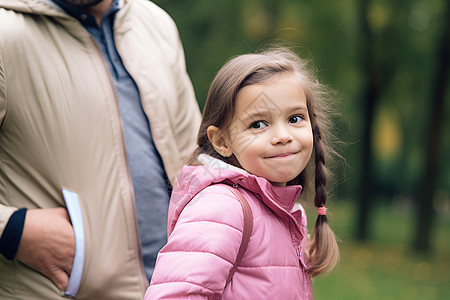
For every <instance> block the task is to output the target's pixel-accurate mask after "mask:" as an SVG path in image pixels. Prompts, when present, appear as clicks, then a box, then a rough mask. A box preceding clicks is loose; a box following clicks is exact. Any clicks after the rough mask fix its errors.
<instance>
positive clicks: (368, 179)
mask: <svg viewBox="0 0 450 300" xmlns="http://www.w3.org/2000/svg"><path fill="white" fill-rule="evenodd" d="M359 4H360V6H359V17H360V28H361V29H360V38H359V40H360V45H359V47H360V56H361V66H362V73H363V78H364V79H363V83H362V86H363V89H362V97H363V103H364V104H363V105H364V107H363V113H364V114H363V116H364V125H363V126H364V129H363V136H362V137H361V141H362V151H363V152H362V173H361V186H360V188H361V190H360V194H359V201H358V202H359V203H358V220H357V222H358V226H357V227H356V228H357V232H356V238H357V239H358V240H360V241H364V240H367V239H368V237H369V224H370V208H371V199H372V192H373V179H372V178H373V176H372V174H373V163H372V159H373V155H372V152H373V150H372V149H373V147H372V132H373V123H374V115H375V107H376V106H375V104H376V102H377V98H378V93H379V90H378V88H379V86H378V78H377V70H376V66H375V57H374V42H373V40H374V34H373V32H372V30H371V29H370V26H369V23H368V19H367V17H368V11H369V0H360V3H359Z"/></svg>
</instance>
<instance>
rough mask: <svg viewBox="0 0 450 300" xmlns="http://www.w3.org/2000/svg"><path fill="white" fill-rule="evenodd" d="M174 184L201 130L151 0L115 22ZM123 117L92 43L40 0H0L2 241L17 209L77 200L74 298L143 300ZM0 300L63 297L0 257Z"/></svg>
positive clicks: (133, 4) (176, 44) (170, 27)
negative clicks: (67, 193) (81, 252)
mask: <svg viewBox="0 0 450 300" xmlns="http://www.w3.org/2000/svg"><path fill="white" fill-rule="evenodd" d="M114 30H115V41H116V45H117V49H118V52H119V53H120V55H121V57H122V59H123V62H124V64H125V66H126V68H127V70H128V71H129V73H130V74H131V76H132V77H133V78H134V80H135V81H136V84H137V86H138V88H139V92H140V96H141V99H142V104H143V107H144V110H145V112H146V114H147V116H148V118H149V120H150V125H151V129H152V136H153V138H154V141H155V144H156V147H157V149H158V150H159V153H160V154H161V157H162V160H163V162H164V166H165V168H166V171H167V174H168V177H169V178H170V180H171V181H173V179H174V178H175V176H176V174H177V172H178V170H179V169H180V168H181V166H182V164H183V159H185V158H186V157H187V156H188V154H189V153H190V152H191V151H192V149H193V147H194V144H195V140H196V133H197V130H198V126H199V122H200V113H199V109H198V105H197V103H196V101H195V97H194V93H193V89H192V85H191V82H190V80H189V78H188V76H187V73H186V70H185V64H184V55H183V51H182V47H181V44H180V40H179V36H178V32H177V29H176V27H175V25H174V23H173V21H172V20H171V19H170V17H168V16H167V14H166V13H164V12H163V11H162V10H161V9H160V8H158V7H156V6H155V5H154V4H152V3H150V2H149V1H146V0H125V3H124V5H123V7H122V9H121V10H120V11H119V12H118V14H117V16H116V21H115V24H114ZM121 126H122V125H121V119H120V115H119V110H118V106H117V101H116V96H115V93H114V89H113V86H112V82H111V79H110V77H109V72H108V69H107V66H106V64H105V63H104V61H103V58H102V54H101V52H100V50H99V49H98V48H97V45H96V42H95V40H94V39H93V38H92V37H91V36H90V35H89V33H88V32H87V31H86V30H85V29H84V27H83V26H82V25H81V24H79V22H78V21H76V20H75V19H73V18H71V17H69V16H67V15H66V14H65V13H63V12H62V11H61V10H59V9H57V8H55V7H52V6H51V5H49V4H46V3H44V2H43V1H41V0H0V235H1V233H2V232H3V230H4V227H5V225H6V223H7V222H8V219H9V217H10V216H11V214H12V213H13V212H14V211H15V210H16V209H17V208H20V207H27V208H30V209H32V208H47V207H58V206H64V200H63V197H62V195H61V188H62V187H65V188H67V189H69V190H71V191H74V192H76V193H77V194H78V196H79V199H80V204H81V212H82V214H83V224H84V231H85V260H84V270H83V276H82V279H81V285H80V289H79V292H78V296H77V299H141V298H142V297H143V295H144V292H145V289H146V287H147V285H148V282H147V280H146V278H145V275H144V272H143V266H142V262H141V261H142V259H141V254H140V241H139V235H138V228H137V221H136V215H135V204H134V195H133V188H132V183H131V179H130V175H129V172H128V166H127V159H126V155H125V147H124V141H123V136H122V128H121ZM0 299H61V296H60V291H59V290H58V289H57V287H56V286H55V285H54V284H53V283H52V282H51V281H50V280H49V279H47V278H46V277H44V276H42V275H41V274H40V273H38V272H36V271H34V270H32V269H30V268H28V267H26V266H25V265H23V264H22V263H20V262H18V261H17V260H13V261H8V260H6V259H5V258H4V257H3V256H2V255H0Z"/></svg>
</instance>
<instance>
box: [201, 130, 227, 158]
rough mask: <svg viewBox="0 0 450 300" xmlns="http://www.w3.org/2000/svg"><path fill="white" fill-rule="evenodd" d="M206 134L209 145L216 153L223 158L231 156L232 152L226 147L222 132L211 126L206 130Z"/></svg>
mask: <svg viewBox="0 0 450 300" xmlns="http://www.w3.org/2000/svg"><path fill="white" fill-rule="evenodd" d="M206 133H207V134H208V138H209V141H210V142H211V145H212V146H213V147H214V149H215V150H216V151H217V153H219V154H220V155H222V156H223V157H230V156H231V155H233V151H231V148H230V147H229V146H228V144H227V141H226V139H225V136H224V134H223V132H222V131H221V130H220V129H219V128H217V127H216V126H212V125H211V126H209V127H208V129H207V130H206Z"/></svg>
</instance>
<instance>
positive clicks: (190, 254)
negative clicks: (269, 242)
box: [145, 186, 244, 300]
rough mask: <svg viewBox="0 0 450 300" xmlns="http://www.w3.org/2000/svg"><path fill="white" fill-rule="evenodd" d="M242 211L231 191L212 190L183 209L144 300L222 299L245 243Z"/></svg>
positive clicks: (201, 194) (157, 264) (204, 191)
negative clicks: (221, 296)
mask: <svg viewBox="0 0 450 300" xmlns="http://www.w3.org/2000/svg"><path fill="white" fill-rule="evenodd" d="M243 226H244V224H243V212H242V207H241V205H240V203H239V201H238V199H236V198H235V196H234V195H233V194H232V193H231V192H230V191H229V190H228V189H226V188H224V187H220V186H219V187H218V186H210V187H207V188H206V189H204V190H203V191H202V192H201V193H199V194H198V195H197V196H196V197H195V198H194V199H193V200H192V201H191V202H190V203H189V204H188V205H187V206H186V207H185V208H184V209H183V212H182V213H181V215H180V218H179V219H178V221H177V224H176V226H175V229H174V231H173V232H172V234H171V235H170V236H169V239H168V243H167V245H166V246H165V247H164V248H163V249H162V250H161V251H160V253H159V255H158V259H157V262H156V267H155V271H154V273H153V278H152V282H151V284H150V287H149V288H148V289H147V293H146V295H145V299H146V300H149V299H187V298H189V299H211V298H213V297H214V296H217V295H220V294H221V293H222V292H223V289H224V287H225V282H226V279H227V277H228V274H229V271H230V269H231V267H232V266H233V264H234V261H235V259H236V256H237V253H238V250H239V246H240V243H241V239H242V230H243Z"/></svg>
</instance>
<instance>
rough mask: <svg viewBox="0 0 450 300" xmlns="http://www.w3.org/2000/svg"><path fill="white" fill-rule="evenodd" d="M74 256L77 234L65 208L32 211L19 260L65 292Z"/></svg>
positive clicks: (27, 218) (21, 242)
mask: <svg viewBox="0 0 450 300" xmlns="http://www.w3.org/2000/svg"><path fill="white" fill-rule="evenodd" d="M74 255H75V234H74V231H73V228H72V224H71V223H70V219H69V215H68V213H67V210H66V209H65V208H63V207H58V208H42V209H29V210H28V211H27V214H26V217H25V224H24V227H23V232H22V238H21V240H20V243H19V248H18V249H17V253H16V259H18V260H20V261H21V262H23V263H24V264H26V265H28V266H30V267H31V268H33V269H35V270H37V271H39V272H41V273H42V274H44V275H45V276H47V277H48V278H50V280H52V281H53V282H54V283H55V284H56V286H57V287H58V288H59V289H60V290H61V291H64V290H65V289H66V288H67V285H68V283H69V274H70V271H71V270H72V263H73V258H74Z"/></svg>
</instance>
